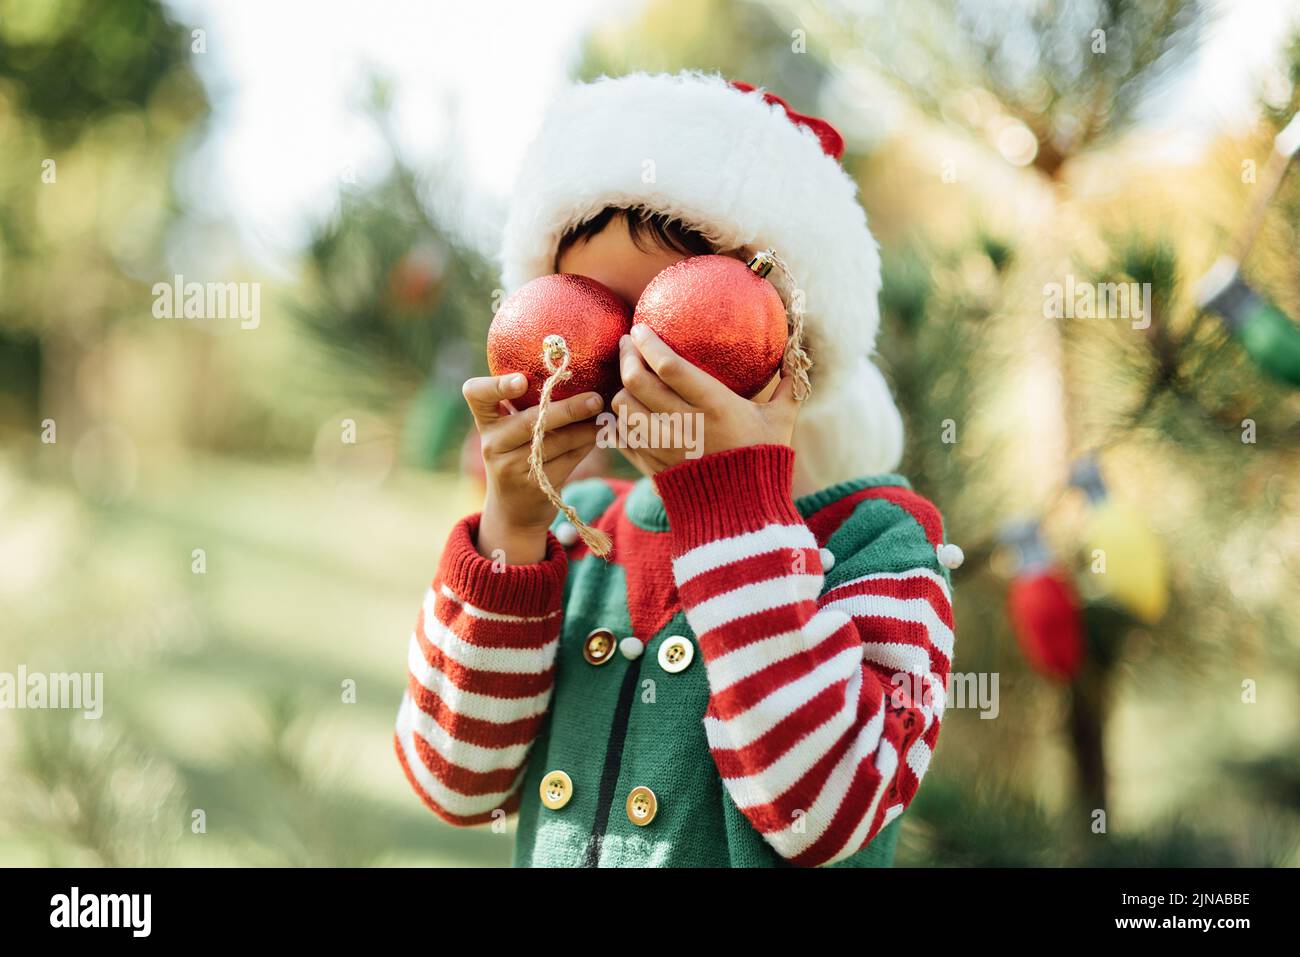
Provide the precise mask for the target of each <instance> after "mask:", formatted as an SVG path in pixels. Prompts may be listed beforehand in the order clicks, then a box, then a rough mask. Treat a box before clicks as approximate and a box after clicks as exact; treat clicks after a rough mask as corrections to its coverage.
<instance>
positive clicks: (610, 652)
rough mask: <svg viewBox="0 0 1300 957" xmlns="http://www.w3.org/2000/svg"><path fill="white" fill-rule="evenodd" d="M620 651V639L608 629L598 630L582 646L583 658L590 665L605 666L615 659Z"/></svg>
mask: <svg viewBox="0 0 1300 957" xmlns="http://www.w3.org/2000/svg"><path fill="white" fill-rule="evenodd" d="M617 650H618V639H617V638H615V637H614V633H613V632H612V631H610V630H609V629H608V628H597V629H596V630H595V631H593V632H592V633H591V634H589V635H588V636H587V640H586V641H585V642H583V645H582V657H584V658H586V659H587V664H589V665H603V664H606V663H608V662H609V660H610V659H611V658H613V657H614V652H615V651H617Z"/></svg>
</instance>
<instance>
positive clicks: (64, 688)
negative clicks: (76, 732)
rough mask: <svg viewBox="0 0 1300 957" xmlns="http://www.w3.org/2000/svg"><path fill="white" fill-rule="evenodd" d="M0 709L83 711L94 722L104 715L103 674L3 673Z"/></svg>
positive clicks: (22, 669) (23, 669)
mask: <svg viewBox="0 0 1300 957" xmlns="http://www.w3.org/2000/svg"><path fill="white" fill-rule="evenodd" d="M0 709H12V710H26V709H33V710H44V709H49V710H56V711H60V710H62V711H81V712H83V714H82V717H84V718H85V719H86V720H88V721H95V720H98V719H99V718H101V717H103V714H104V673H103V672H102V671H96V672H93V673H92V672H89V671H51V672H49V673H48V674H47V673H45V672H40V671H33V672H30V673H29V672H28V671H27V666H26V665H19V666H18V671H17V673H12V672H8V671H0Z"/></svg>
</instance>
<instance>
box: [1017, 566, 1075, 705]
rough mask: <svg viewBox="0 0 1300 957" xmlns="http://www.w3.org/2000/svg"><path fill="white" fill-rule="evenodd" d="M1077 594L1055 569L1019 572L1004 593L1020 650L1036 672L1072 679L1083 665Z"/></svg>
mask: <svg viewBox="0 0 1300 957" xmlns="http://www.w3.org/2000/svg"><path fill="white" fill-rule="evenodd" d="M1079 610H1080V606H1079V597H1078V595H1077V594H1076V593H1075V591H1074V586H1073V585H1071V584H1070V582H1069V580H1068V579H1066V578H1065V577H1064V575H1062V574H1061V573H1060V572H1059V571H1058V570H1056V569H1049V570H1046V571H1039V572H1034V573H1030V574H1027V575H1020V576H1018V577H1017V578H1016V579H1015V580H1014V581H1012V583H1011V588H1010V591H1009V592H1008V593H1007V615H1008V616H1009V617H1010V619H1011V625H1012V627H1013V628H1014V629H1015V632H1016V638H1017V640H1018V641H1019V642H1020V649H1021V651H1023V652H1024V655H1025V658H1026V659H1027V660H1028V661H1029V664H1030V665H1031V666H1032V667H1033V668H1034V670H1035V671H1038V672H1039V673H1040V674H1043V675H1045V676H1047V677H1048V678H1053V679H1056V680H1058V681H1072V680H1073V679H1074V678H1075V677H1076V676H1077V675H1078V674H1079V669H1080V668H1081V667H1082V666H1083V654H1084V644H1083V626H1082V623H1081V621H1080V618H1079Z"/></svg>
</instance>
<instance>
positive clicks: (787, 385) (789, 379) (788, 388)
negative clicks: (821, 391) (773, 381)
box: [763, 375, 803, 426]
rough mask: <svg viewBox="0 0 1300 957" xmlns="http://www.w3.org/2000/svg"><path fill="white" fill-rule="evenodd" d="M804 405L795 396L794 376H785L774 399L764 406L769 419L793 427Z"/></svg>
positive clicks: (777, 388)
mask: <svg viewBox="0 0 1300 957" xmlns="http://www.w3.org/2000/svg"><path fill="white" fill-rule="evenodd" d="M802 405H803V403H802V402H800V401H799V399H798V398H796V397H795V394H794V376H790V375H783V376H781V381H780V382H778V383H777V386H776V391H775V392H773V393H772V398H770V399H768V400H767V402H765V403H764V404H763V409H764V412H765V413H766V414H767V415H768V416H769V417H772V416H774V417H775V418H776V420H777V421H781V422H785V423H787V424H788V425H791V426H793V424H794V421H795V419H796V418H797V417H798V415H799V408H800V407H801V406H802Z"/></svg>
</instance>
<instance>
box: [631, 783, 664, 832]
mask: <svg viewBox="0 0 1300 957" xmlns="http://www.w3.org/2000/svg"><path fill="white" fill-rule="evenodd" d="M658 813H659V799H658V798H656V797H655V792H654V791H651V790H650V789H649V788H644V787H642V788H633V789H632V793H630V794H629V795H628V796H627V819H628V820H629V821H631V822H632V823H633V824H635V825H636V826H637V827H645V826H646V825H647V824H649V823H650V822H651V821H653V820H654V819H655V815H656V814H658Z"/></svg>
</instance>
